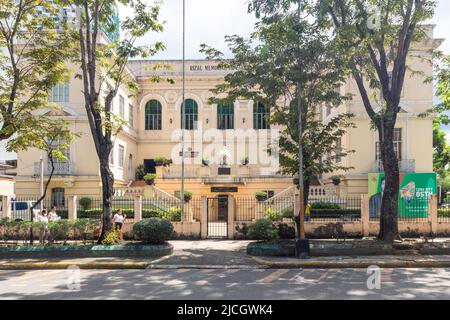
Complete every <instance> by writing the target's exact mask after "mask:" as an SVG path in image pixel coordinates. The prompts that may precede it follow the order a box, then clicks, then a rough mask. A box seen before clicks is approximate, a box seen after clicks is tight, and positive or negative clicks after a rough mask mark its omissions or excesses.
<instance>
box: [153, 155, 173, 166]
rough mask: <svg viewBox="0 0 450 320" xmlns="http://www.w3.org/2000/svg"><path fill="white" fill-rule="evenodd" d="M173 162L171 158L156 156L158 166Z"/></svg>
mask: <svg viewBox="0 0 450 320" xmlns="http://www.w3.org/2000/svg"><path fill="white" fill-rule="evenodd" d="M171 163H172V160H171V159H167V158H165V157H157V158H155V165H156V166H158V167H167V166H168V165H170V164H171Z"/></svg>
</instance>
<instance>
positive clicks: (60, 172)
mask: <svg viewBox="0 0 450 320" xmlns="http://www.w3.org/2000/svg"><path fill="white" fill-rule="evenodd" d="M50 172H52V165H51V163H50V162H48V163H46V164H44V175H46V176H48V175H49V174H50ZM34 174H35V175H37V176H38V175H40V174H41V168H40V164H39V162H35V163H34ZM53 175H54V176H72V175H75V165H74V163H72V162H69V161H64V162H55V171H54V172H53Z"/></svg>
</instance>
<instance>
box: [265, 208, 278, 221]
mask: <svg viewBox="0 0 450 320" xmlns="http://www.w3.org/2000/svg"><path fill="white" fill-rule="evenodd" d="M266 215H267V217H268V218H269V219H270V220H272V221H279V220H281V213H280V212H279V211H276V210H274V209H272V208H268V209H267V210H266Z"/></svg>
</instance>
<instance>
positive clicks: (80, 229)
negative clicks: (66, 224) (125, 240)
mask: <svg viewBox="0 0 450 320" xmlns="http://www.w3.org/2000/svg"><path fill="white" fill-rule="evenodd" d="M73 228H74V231H75V233H77V234H78V235H79V236H80V238H81V240H82V241H83V243H85V242H86V240H88V239H93V238H94V235H95V233H96V231H98V229H99V228H100V221H99V220H98V219H77V220H75V222H74V224H73Z"/></svg>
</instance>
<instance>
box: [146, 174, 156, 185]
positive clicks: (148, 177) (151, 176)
mask: <svg viewBox="0 0 450 320" xmlns="http://www.w3.org/2000/svg"><path fill="white" fill-rule="evenodd" d="M155 179H156V174H154V173H147V174H146V175H145V176H144V180H145V183H146V184H148V185H149V186H151V185H153V184H154V183H155Z"/></svg>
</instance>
